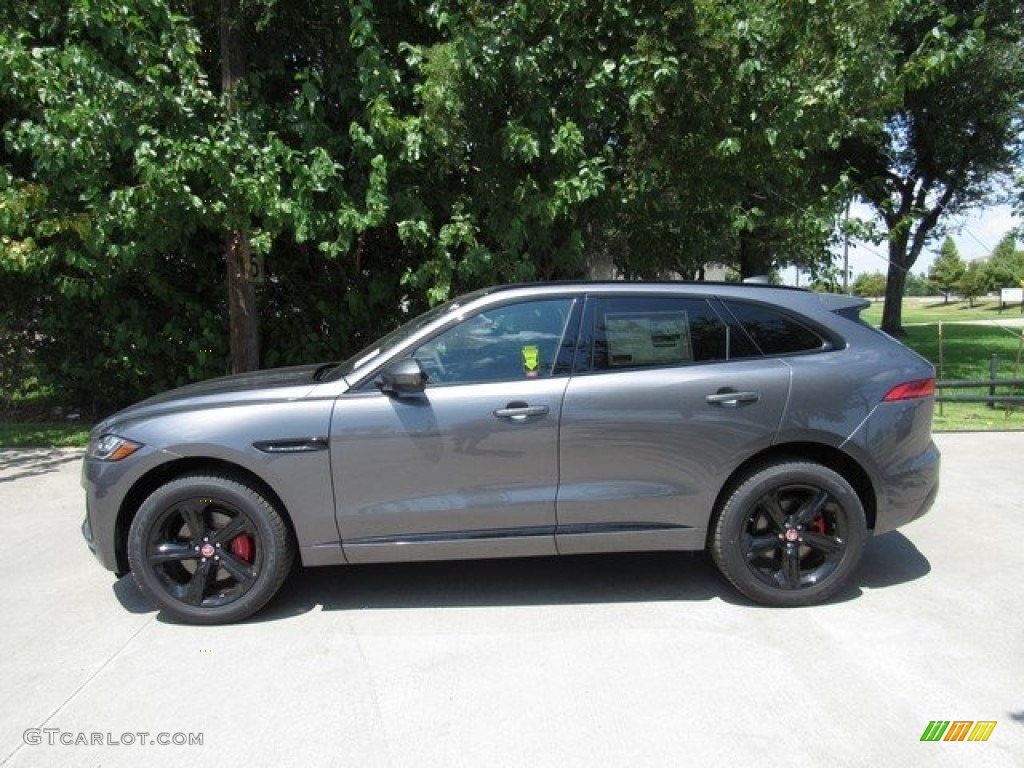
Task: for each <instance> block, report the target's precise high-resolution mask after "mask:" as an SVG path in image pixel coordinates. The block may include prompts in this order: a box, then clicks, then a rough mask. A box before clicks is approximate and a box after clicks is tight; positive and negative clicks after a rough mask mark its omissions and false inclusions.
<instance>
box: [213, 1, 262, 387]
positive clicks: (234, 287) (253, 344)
mask: <svg viewBox="0 0 1024 768" xmlns="http://www.w3.org/2000/svg"><path fill="white" fill-rule="evenodd" d="M240 24H241V14H240V13H239V10H238V0H220V19H219V32H220V52H221V56H220V60H221V70H220V74H221V78H220V82H221V93H222V94H223V96H224V106H225V109H226V110H227V114H228V115H229V116H230V115H233V114H234V112H235V110H236V109H237V105H236V102H235V88H236V87H237V85H238V84H239V83H240V82H241V81H242V80H243V79H244V78H245V76H246V72H247V70H248V62H247V59H246V49H245V39H244V37H243V35H242V34H241V32H240V30H239V25H240ZM251 259H252V253H251V252H250V250H249V238H248V235H247V234H246V232H245V231H244V230H243V229H242V228H240V227H238V228H234V229H231V230H230V231H229V232H228V233H227V235H226V237H225V238H224V261H225V264H226V266H227V278H226V279H227V291H228V318H229V323H230V325H231V328H230V333H229V338H230V344H231V372H232V373H245V372H247V371H254V370H256V369H257V368H259V367H260V343H259V316H258V315H257V313H256V289H255V287H254V285H253V283H252V279H251V278H252V274H251V272H252V269H251Z"/></svg>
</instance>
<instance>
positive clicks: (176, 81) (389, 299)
mask: <svg viewBox="0 0 1024 768" xmlns="http://www.w3.org/2000/svg"><path fill="white" fill-rule="evenodd" d="M932 5H933V4H931V3H924V2H923V0H921V1H920V2H914V1H913V0H845V2H839V0H817V1H816V2H814V3H808V4H804V3H792V2H787V1H786V0H757V1H756V2H755V0H737V1H736V2H733V3H728V4H722V3H715V2H711V1H710V0H684V2H678V0H672V1H671V2H670V1H669V0H594V1H593V2H568V1H567V0H559V2H540V0H507V2H503V3H485V2H480V0H437V2H434V3H430V4H423V3H372V2H370V0H327V1H326V2H312V1H311V0H296V1H295V2H291V3H282V2H277V1H276V0H222V1H221V2H218V3H208V2H196V0H35V1H33V2H28V0H9V2H7V3H5V4H4V5H3V6H0V363H2V365H3V369H4V372H5V373H4V377H5V378H4V380H3V381H0V386H5V388H6V382H7V381H10V382H12V386H13V383H14V382H18V381H21V380H24V378H26V376H28V375H38V377H39V378H40V382H41V383H42V384H43V385H44V386H49V387H52V388H54V389H55V390H56V391H58V392H59V393H60V394H61V396H62V397H63V398H65V399H68V400H71V401H74V402H75V403H76V404H79V405H85V406H90V405H94V406H95V407H96V408H100V409H105V408H108V407H112V406H115V405H119V404H123V403H125V402H127V401H130V400H132V399H136V398H138V397H139V396H142V395H145V394H148V393H151V392H152V391H154V390H157V389H160V388H164V387H168V386H172V385H175V384H179V383H183V382H185V381H187V380H194V379H197V378H202V377H206V376H210V375H215V374H219V373H224V372H227V371H229V370H231V369H238V368H239V367H248V366H250V365H252V364H253V361H252V355H249V356H248V357H247V358H245V359H248V362H238V360H241V359H243V357H244V356H243V357H239V358H237V359H236V362H235V363H232V362H231V354H230V352H231V350H232V349H233V348H234V349H236V350H237V349H238V348H239V347H240V346H241V345H243V344H244V343H254V342H258V345H257V346H254V347H253V349H254V354H255V355H256V356H257V357H258V362H259V363H260V364H261V365H265V366H270V365H281V364H287V363H292V362H299V361H309V360H317V359H332V358H337V357H340V356H342V355H345V354H346V353H348V352H351V351H352V350H354V349H355V348H358V347H360V346H362V345H364V344H365V343H368V341H370V339H371V338H372V337H374V336H376V335H378V334H379V333H380V332H382V331H384V330H387V328H388V327H389V326H390V325H391V324H393V323H396V322H398V321H399V320H400V319H401V316H402V315H403V314H404V313H408V312H414V311H417V310H419V309H422V308H424V307H426V306H428V305H430V304H434V303H437V302H438V301H441V300H443V299H445V298H447V297H448V296H450V295H452V294H453V293H455V292H459V291H462V290H465V289H470V288H474V287H477V286H480V285H482V284H486V283H494V282H504V281H515V280H532V279H555V278H568V277H580V276H584V275H588V274H589V275H598V274H611V273H612V272H614V273H615V274H619V275H624V276H627V277H661V276H669V275H673V276H674V275H681V276H686V277H696V276H699V275H700V274H702V272H703V270H704V268H705V266H706V265H708V264H712V263H717V264H722V265H725V266H727V267H729V268H731V269H733V270H735V271H736V272H737V273H738V274H741V275H743V276H747V275H750V274H755V273H772V272H775V271H777V270H778V269H779V268H780V267H782V266H784V265H787V264H797V265H800V266H802V267H803V268H805V269H807V270H809V271H811V273H812V279H814V280H816V281H818V284H821V285H825V284H828V283H830V281H832V280H833V275H832V271H831V269H830V267H831V256H830V253H829V246H830V244H831V242H832V240H833V238H834V237H835V233H836V231H837V229H836V226H835V225H836V221H837V219H838V216H839V212H840V211H841V210H842V209H843V208H844V206H845V202H846V200H847V199H848V198H849V196H850V194H851V192H852V190H853V189H854V187H853V184H854V182H856V183H857V184H859V185H860V187H859V189H860V191H861V193H862V194H865V195H869V192H870V190H874V189H878V190H883V191H884V190H889V192H890V193H891V192H892V187H891V186H889V187H887V186H886V185H887V184H890V181H889V180H888V175H892V174H891V173H889V172H890V171H892V170H893V169H892V168H888V167H883V166H882V165H877V166H876V165H871V164H870V163H868V164H864V163H862V162H860V163H855V162H853V161H852V160H851V157H852V158H853V160H862V159H863V158H864V157H867V158H877V157H878V153H874V154H872V148H876V149H877V148H878V147H879V146H881V147H883V148H884V150H885V151H884V152H882V155H885V156H888V155H887V154H886V153H889V154H891V152H892V150H893V149H894V148H895V149H897V150H900V149H901V148H902V147H904V146H906V147H911V146H916V145H912V144H911V142H910V141H909V140H910V138H911V137H917V136H918V135H919V134H920V135H928V136H932V135H937V134H933V133H927V134H926V133H925V132H922V131H921V130H918V129H917V128H916V127H915V126H916V125H917V123H915V122H914V121H913V120H911V119H910V117H905V116H907V115H910V116H913V115H917V114H918V113H919V112H922V111H928V110H934V108H935V107H934V105H936V104H938V105H940V106H941V107H942V108H943V109H946V108H948V109H949V110H950V116H951V117H954V118H958V117H959V116H960V114H961V111H962V110H961V108H960V107H959V106H958V102H959V100H960V99H961V98H965V99H968V100H969V101H970V108H971V109H975V110H976V114H978V115H980V116H981V118H979V119H978V121H977V122H978V125H977V130H976V131H975V133H977V135H978V137H979V139H978V140H979V142H981V143H982V144H984V145H985V146H989V145H993V146H994V145H996V144H998V143H999V141H998V135H997V134H996V133H988V132H986V130H987V129H986V130H983V128H985V126H987V125H988V124H989V123H990V122H991V123H993V124H997V125H1001V123H1000V122H999V121H1000V120H1001V119H1002V116H1003V114H1004V112H1005V110H1003V111H1000V110H1002V107H1001V106H1000V105H1002V103H1003V102H1002V101H999V100H998V99H996V91H997V90H998V88H997V86H998V85H1000V84H1003V85H1006V84H1008V83H1009V81H1007V80H1005V79H1003V80H999V79H998V77H996V76H994V75H993V78H992V79H990V80H985V81H984V83H983V87H982V88H980V89H979V90H980V91H982V92H983V93H984V94H985V95H984V97H981V96H979V97H978V98H977V99H974V94H972V93H967V92H966V91H965V90H964V86H963V83H964V82H965V80H964V78H966V77H968V76H970V77H977V78H980V77H981V75H982V74H984V75H985V76H986V77H987V76H988V75H987V74H986V73H988V72H989V69H988V68H990V67H994V65H995V63H996V62H1001V63H1003V64H1007V65H1010V64H1014V62H1015V60H1014V59H1013V57H1012V56H1011V55H1010V54H1009V53H1008V52H1007V49H1006V46H1003V45H1002V44H1001V41H1004V42H1005V41H1006V40H1009V39H1010V38H1011V35H1010V32H1009V31H1007V30H1008V28H1009V26H1010V24H1011V22H1013V21H1014V20H1017V21H1019V19H1018V18H1017V17H1016V16H1013V14H1012V13H1010V16H1009V17H1008V16H1007V13H1009V11H1007V10H1006V8H1007V7H1009V5H1010V4H1007V3H1003V4H1000V3H998V2H995V0H990V1H989V2H985V3H982V2H980V0H976V2H974V3H971V4H968V6H965V9H964V10H963V12H959V11H958V12H957V13H955V14H954V13H953V11H949V12H945V11H943V12H942V13H941V14H940V15H938V16H936V15H935V13H932V12H931V11H930V10H929V8H930V7H931V6H932ZM982 6H984V7H982ZM1004 6H1005V7H1004ZM908 9H909V10H908ZM982 11H984V13H982ZM936 13H937V12H936ZM1000 14H1002V15H1000ZM951 16H955V17H956V22H955V23H948V22H947V19H948V18H949V17H951ZM1010 17H1012V18H1010ZM1007 71H1008V72H1010V71H1014V70H1013V68H1012V67H1008V68H1007ZM1007 77H1008V75H1007ZM958 78H959V79H958ZM949 84H952V86H950V85H949ZM947 87H953V88H954V90H953V92H951V93H948V94H947V93H946V92H945V90H944V89H946V88H947ZM926 96H927V98H925V97H926ZM912 97H913V98H912ZM990 97H991V98H993V99H995V101H994V102H993V103H994V104H995V106H994V107H993V108H992V109H989V108H988V107H987V106H985V108H982V105H983V102H984V99H987V98H990ZM915 99H917V101H915ZM929 99H930V100H929ZM970 99H974V100H970ZM979 99H980V100H979ZM918 102H920V104H921V105H922V106H921V109H920V110H918V111H916V112H915V111H914V109H916V107H915V105H917V104H918ZM984 104H986V105H987V102H984ZM952 124H953V125H958V126H960V127H959V128H958V129H956V130H959V131H960V132H959V133H955V132H954V133H952V134H948V136H951V137H953V138H957V139H958V140H962V139H964V137H965V136H967V137H968V138H970V137H971V136H973V135H974V133H971V130H973V129H971V130H968V129H966V128H964V127H963V123H962V122H960V123H957V122H956V121H955V120H954V121H953V123H952ZM940 127H941V126H940ZM911 128H913V130H911ZM943 130H945V129H944V128H943ZM950 130H954V129H953V128H950ZM965 131H967V133H965ZM941 137H943V141H945V137H947V134H945V133H943V134H942V135H941ZM855 140H856V141H855ZM872 142H875V143H872ZM878 142H881V143H878ZM967 143H968V144H970V142H967ZM972 146H973V145H972ZM851 147H857V148H858V149H859V152H860V153H859V154H856V153H855V154H854V155H851V154H850V148H851ZM896 156H897V157H898V158H900V160H899V162H900V165H898V166H897V167H896V171H900V172H902V171H903V170H904V169H913V168H917V167H918V166H917V165H915V164H914V162H912V161H913V159H914V157H915V156H914V155H912V154H907V153H903V154H900V152H897V154H896ZM993 162H994V161H993ZM944 165H945V160H942V161H941V162H939V161H938V160H936V161H935V162H934V163H933V166H934V167H935V168H940V167H944ZM991 165H992V163H990V164H989V165H988V166H984V167H983V166H980V165H979V166H970V168H969V169H968V171H967V172H966V173H967V177H968V178H969V180H971V181H972V183H973V182H974V181H975V180H981V179H982V178H983V177H984V176H985V173H987V169H988V168H989V167H990V166H991ZM928 167H929V168H931V167H932V166H928ZM851 169H853V170H852V171H851ZM875 170H879V174H875V173H874V171H875ZM887 174H888V175H887ZM907 178H909V177H907ZM929 178H930V177H929ZM942 178H943V179H945V178H946V177H945V176H943V177H942ZM971 189H975V187H971ZM879 195H880V197H879V199H881V196H884V195H882V193H881V192H880V193H879ZM931 196H932V193H931V192H928V193H927V194H925V197H924V198H923V199H925V200H931V199H932V197H931ZM888 199H890V200H893V199H895V198H893V197H892V194H890V195H889V198H888ZM970 199H973V198H971V196H970V195H961V196H960V197H957V198H956V199H955V200H951V201H950V203H949V204H948V206H947V207H953V204H954V203H955V202H956V203H958V201H960V200H962V201H963V202H964V203H966V202H968V201H969V200H970ZM916 200H917V198H915V201H916ZM915 205H916V203H915ZM919 207H920V206H917V207H915V206H914V205H912V206H911V208H912V212H911V213H910V214H907V216H904V217H903V218H900V219H898V220H896V219H894V220H893V221H894V224H893V227H891V228H890V232H891V233H897V234H898V233H900V232H903V231H904V229H903V228H902V227H903V224H900V222H903V221H909V220H913V218H914V216H916V215H918V214H917V211H918V208H919ZM908 217H909V218H908ZM228 286H230V287H231V288H230V290H229V288H228ZM237 290H242V291H244V292H245V296H243V297H242V298H241V299H239V300H237V301H236V299H237V295H239V294H236V291H237ZM229 297H230V300H229ZM232 307H233V308H234V309H231V308H232ZM232 329H234V331H235V333H234V334H232V332H231V331H232ZM14 368H17V369H18V371H17V372H14V373H10V374H9V375H8V373H7V372H8V371H12V370H13V369H14Z"/></svg>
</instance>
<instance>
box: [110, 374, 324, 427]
mask: <svg viewBox="0 0 1024 768" xmlns="http://www.w3.org/2000/svg"><path fill="white" fill-rule="evenodd" d="M322 367H323V366H322V365H320V364H317V365H300V366H294V367H291V368H271V369H269V370H265V371H253V372H251V373H239V374H235V375H233V376H222V377H220V378H217V379H208V380H206V381H200V382H196V383H195V384H187V385H185V386H184V387H178V388H177V389H172V390H169V391H167V392H162V393H161V394H159V395H154V396H153V397H150V398H148V399H146V400H143V401H142V402H139V403H136V404H135V405H132V406H129V407H128V408H125V409H124V410H123V411H118V412H117V413H115V414H114V415H113V416H110V417H108V418H106V419H104V420H103V421H102V422H100V423H99V424H97V425H96V427H94V428H93V433H94V434H97V435H98V434H102V433H103V432H108V431H112V428H113V427H114V426H115V425H122V424H124V423H125V422H129V421H138V420H141V419H147V418H151V417H153V416H159V415H164V414H167V413H173V412H179V411H188V410H203V409H206V408H221V407H224V406H229V405H234V404H238V405H241V404H252V403H258V402H274V401H281V400H297V399H300V398H302V397H305V396H306V395H307V394H309V392H310V391H311V390H312V389H313V387H315V386H316V385H317V384H318V383H319V382H317V381H316V379H315V378H314V375H315V374H316V372H317V371H318V370H319V369H320V368H322Z"/></svg>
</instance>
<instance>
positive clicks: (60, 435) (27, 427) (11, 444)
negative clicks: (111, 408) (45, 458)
mask: <svg viewBox="0 0 1024 768" xmlns="http://www.w3.org/2000/svg"><path fill="white" fill-rule="evenodd" d="M88 441H89V426H88V425H87V424H68V423H64V422H17V421H16V422H5V423H0V448H84V447H85V444H86V443H87V442H88Z"/></svg>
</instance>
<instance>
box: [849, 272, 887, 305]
mask: <svg viewBox="0 0 1024 768" xmlns="http://www.w3.org/2000/svg"><path fill="white" fill-rule="evenodd" d="M852 290H853V295H854V296H863V297H864V298H869V299H873V298H877V297H879V296H884V295H885V275H883V274H882V273H881V272H870V273H869V272H862V273H861V274H859V275H857V279H856V280H854V281H853V287H852Z"/></svg>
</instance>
